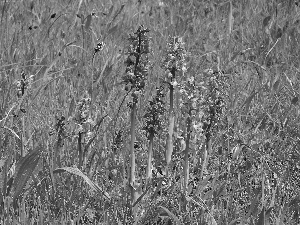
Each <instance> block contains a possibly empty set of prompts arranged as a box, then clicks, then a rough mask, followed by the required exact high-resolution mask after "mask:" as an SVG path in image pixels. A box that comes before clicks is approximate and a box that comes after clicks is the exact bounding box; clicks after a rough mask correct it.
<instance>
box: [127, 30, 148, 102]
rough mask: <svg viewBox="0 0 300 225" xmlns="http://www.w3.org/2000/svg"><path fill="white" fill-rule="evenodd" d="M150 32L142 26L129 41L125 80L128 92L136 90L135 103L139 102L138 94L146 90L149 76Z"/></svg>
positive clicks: (134, 94)
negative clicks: (148, 34)
mask: <svg viewBox="0 0 300 225" xmlns="http://www.w3.org/2000/svg"><path fill="white" fill-rule="evenodd" d="M148 32H149V29H147V28H145V27H144V26H140V27H139V28H138V30H137V31H136V32H135V33H134V34H131V35H130V37H129V39H128V40H129V47H128V51H127V55H128V57H127V60H126V61H125V65H126V74H125V75H124V76H123V80H124V82H125V84H126V86H125V90H126V91H129V90H132V89H133V90H134V93H133V98H134V101H135V100H137V96H136V94H137V93H138V92H140V91H142V90H143V89H144V87H145V81H146V78H147V74H148V69H149V60H148V54H149V53H150V45H149V44H150V40H149V38H148V36H147V33H148ZM135 92H137V93H135Z"/></svg>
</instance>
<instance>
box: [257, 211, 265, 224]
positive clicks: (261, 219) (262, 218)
mask: <svg viewBox="0 0 300 225" xmlns="http://www.w3.org/2000/svg"><path fill="white" fill-rule="evenodd" d="M256 225H265V207H263V208H262V210H261V212H260V214H259V217H258V220H257V223H256Z"/></svg>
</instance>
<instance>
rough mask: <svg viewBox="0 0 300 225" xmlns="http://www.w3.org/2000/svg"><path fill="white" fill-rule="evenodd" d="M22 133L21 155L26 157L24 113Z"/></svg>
mask: <svg viewBox="0 0 300 225" xmlns="http://www.w3.org/2000/svg"><path fill="white" fill-rule="evenodd" d="M21 121H22V125H21V126H22V135H21V156H22V157H24V156H25V149H24V147H25V143H26V141H25V118H24V115H22V119H21Z"/></svg>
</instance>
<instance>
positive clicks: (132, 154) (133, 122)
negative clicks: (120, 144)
mask: <svg viewBox="0 0 300 225" xmlns="http://www.w3.org/2000/svg"><path fill="white" fill-rule="evenodd" d="M136 104H137V103H136V101H134V100H133V104H132V109H131V116H130V120H131V127H130V136H131V139H130V180H129V183H130V185H131V190H132V191H131V202H132V204H133V203H134V202H135V200H136V199H135V190H134V183H135V152H134V142H135V126H136V111H137V106H136Z"/></svg>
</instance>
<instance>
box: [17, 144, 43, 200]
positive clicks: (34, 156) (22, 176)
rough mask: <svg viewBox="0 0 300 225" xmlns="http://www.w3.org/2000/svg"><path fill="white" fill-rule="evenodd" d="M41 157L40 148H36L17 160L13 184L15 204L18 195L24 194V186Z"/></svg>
mask: <svg viewBox="0 0 300 225" xmlns="http://www.w3.org/2000/svg"><path fill="white" fill-rule="evenodd" d="M39 158H40V150H39V149H36V150H34V151H31V152H30V153H28V154H27V155H26V156H24V157H23V158H21V159H20V160H19V161H18V162H17V165H16V173H15V174H16V175H15V178H14V181H13V184H12V188H13V190H14V196H13V199H14V205H15V204H16V201H17V199H18V197H19V196H20V195H21V194H22V192H23V188H24V187H25V185H26V183H27V181H28V179H29V178H30V177H31V175H32V173H33V171H34V169H35V167H36V165H37V164H38V162H39Z"/></svg>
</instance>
